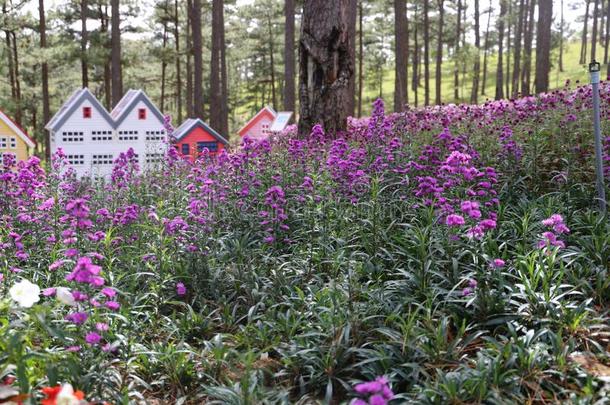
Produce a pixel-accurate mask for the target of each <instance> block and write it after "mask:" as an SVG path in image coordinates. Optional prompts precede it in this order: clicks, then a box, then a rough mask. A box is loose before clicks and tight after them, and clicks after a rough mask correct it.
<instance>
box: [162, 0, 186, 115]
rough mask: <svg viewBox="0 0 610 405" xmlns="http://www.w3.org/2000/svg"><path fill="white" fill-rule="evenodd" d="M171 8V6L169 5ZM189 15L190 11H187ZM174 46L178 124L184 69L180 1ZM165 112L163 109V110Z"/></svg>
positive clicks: (175, 20) (176, 5)
mask: <svg viewBox="0 0 610 405" xmlns="http://www.w3.org/2000/svg"><path fill="white" fill-rule="evenodd" d="M168 8H169V5H168ZM187 13H188V11H187ZM173 17H174V46H175V49H176V112H177V114H178V122H182V77H181V75H182V69H181V67H180V59H181V58H182V55H181V54H180V32H179V30H180V28H179V27H180V20H179V18H180V17H179V9H178V0H175V1H174V15H173ZM161 111H163V109H161Z"/></svg>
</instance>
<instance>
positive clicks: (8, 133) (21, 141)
mask: <svg viewBox="0 0 610 405" xmlns="http://www.w3.org/2000/svg"><path fill="white" fill-rule="evenodd" d="M35 147H36V142H34V140H33V139H32V138H30V137H29V136H28V134H27V133H26V132H25V131H24V130H23V129H21V127H20V126H19V125H17V123H15V122H14V121H13V120H12V119H10V118H9V116H8V115H6V114H5V113H3V112H2V111H0V166H1V165H2V159H3V156H4V154H7V153H10V154H12V155H14V156H15V158H16V159H17V161H19V160H26V159H27V158H28V157H30V155H31V154H32V152H33V151H34V148H35Z"/></svg>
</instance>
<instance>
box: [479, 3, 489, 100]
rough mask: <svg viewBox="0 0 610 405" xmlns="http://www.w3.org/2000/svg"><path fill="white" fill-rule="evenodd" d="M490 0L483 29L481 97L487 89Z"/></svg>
mask: <svg viewBox="0 0 610 405" xmlns="http://www.w3.org/2000/svg"><path fill="white" fill-rule="evenodd" d="M491 12H492V6H491V0H489V10H487V28H485V39H484V40H483V79H482V80H481V95H482V96H483V95H485V91H486V90H485V89H486V88H487V55H488V54H489V25H490V22H491Z"/></svg>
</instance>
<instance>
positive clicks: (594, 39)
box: [591, 0, 599, 61]
mask: <svg viewBox="0 0 610 405" xmlns="http://www.w3.org/2000/svg"><path fill="white" fill-rule="evenodd" d="M598 11H599V0H595V2H594V3H593V29H592V30H591V61H594V60H595V57H596V56H597V55H596V51H597V17H598V14H599V12H598Z"/></svg>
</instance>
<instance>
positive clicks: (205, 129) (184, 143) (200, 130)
mask: <svg viewBox="0 0 610 405" xmlns="http://www.w3.org/2000/svg"><path fill="white" fill-rule="evenodd" d="M174 138H175V140H174V142H173V143H174V146H175V147H176V149H177V150H178V153H180V154H181V155H182V156H184V157H185V158H188V159H190V160H195V159H197V157H198V156H199V155H200V154H202V153H206V152H205V151H204V150H205V149H207V153H209V154H210V155H216V154H217V153H219V152H220V151H221V150H223V149H224V148H225V147H226V146H227V145H228V144H229V141H227V140H226V139H225V138H223V137H222V136H221V135H220V134H219V133H218V132H216V131H215V130H214V129H212V128H211V127H210V126H209V125H207V124H206V123H205V122H203V121H202V120H201V119H199V118H189V119H187V120H186V121H184V122H183V123H182V125H180V126H179V127H178V128H177V129H176V130H175V131H174Z"/></svg>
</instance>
